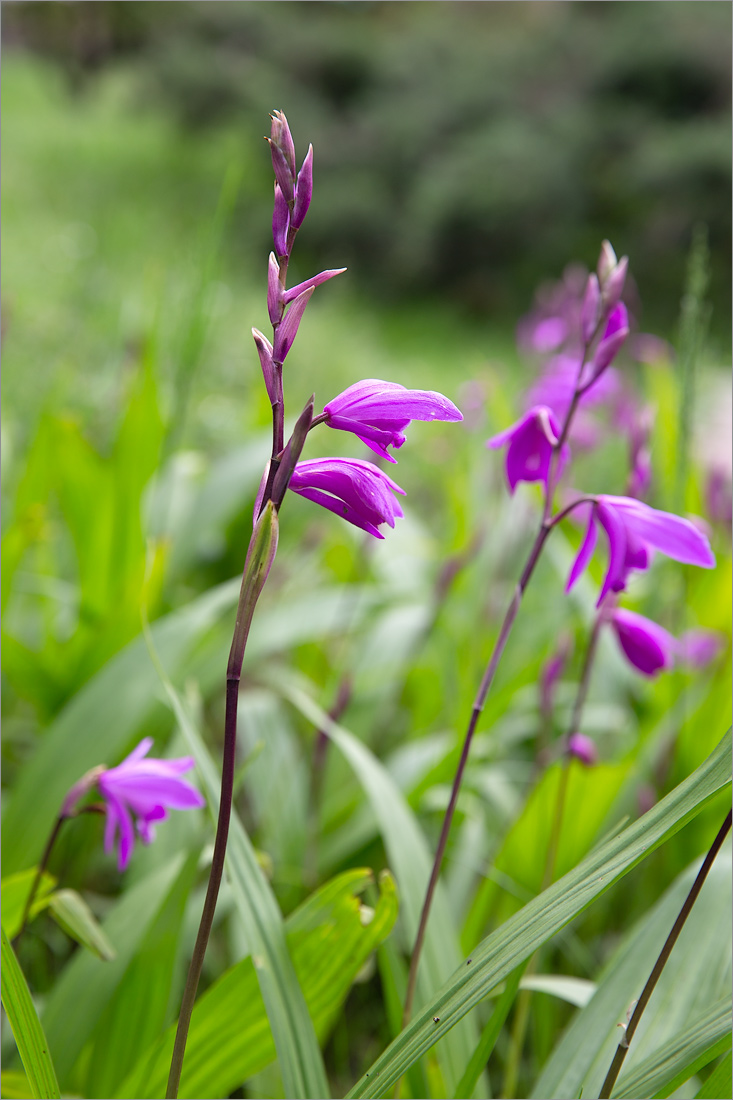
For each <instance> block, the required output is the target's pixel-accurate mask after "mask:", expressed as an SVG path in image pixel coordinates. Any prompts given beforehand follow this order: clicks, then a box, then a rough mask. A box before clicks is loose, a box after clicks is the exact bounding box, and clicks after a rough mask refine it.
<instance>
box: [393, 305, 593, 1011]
mask: <svg viewBox="0 0 733 1100" xmlns="http://www.w3.org/2000/svg"><path fill="white" fill-rule="evenodd" d="M603 323H604V317H601V318H600V319H599V321H598V324H597V325H596V328H595V331H594V332H593V335H592V336H591V338H590V339H589V340H588V341H587V343H585V344H584V346H583V353H582V355H581V358H580V364H579V366H578V374H577V378H576V380H575V389H574V392H573V396H572V399H571V401H570V405H569V407H568V411H567V413H566V414H565V419H564V421H563V425H562V428H561V429H560V435H559V437H558V439H557V442H556V443H555V444H554V447H553V453H552V458H551V460H550V470H549V473H548V478H547V488H546V492H545V502H544V507H543V510H542V522H541V523H540V528H539V531H538V532H537V535H536V537H535V540H534V543H533V545H532V549H531V550H530V552H529V557H528V558H527V562H526V565H525V566H524V570H523V571H522V575H521V577H520V579H519V583H518V584H517V587H516V590H515V592H514V596H513V597H512V601H511V603H510V604H509V607H508V608H507V612H506V615H505V616H504V621H503V623H502V625H501V629H500V631H499V637H498V638H497V640H496V644H495V645H494V649H493V652H492V654H491V657H490V658H489V663H488V665H487V666H486V670H485V672H484V675H483V679H482V680H481V684H480V685H479V689H478V693H477V695H476V701H475V702H474V704H473V710H472V711H471V717H470V719H469V722H468V728H467V729H466V734H465V737H464V741H463V749H462V750H461V756H460V759H459V761H458V767H457V769H456V774H455V777H454V779H453V787H452V788H451V794H450V799H449V802H448V807H447V809H446V811H445V816H444V818H443V825H442V828H441V830H440V837H439V838H438V846H437V848H436V851H435V858H434V860H433V868H432V871H431V873H430V879H429V881H428V887H427V890H426V892H425V900H424V901H423V907H422V912H421V913H420V922H419V924H418V929H417V935H416V937H415V946H414V947H413V949H412V958H411V959H410V970H409V973H408V976H407V989H406V992H405V1007H404V1011H403V1014H402V1026H403V1027H405V1026H406V1025H407V1023H408V1022H409V1019H410V1015H411V1013H412V1003H413V1000H414V998H415V988H416V985H417V971H418V965H419V962H420V955H421V953H422V946H423V941H424V939H425V930H426V928H427V923H428V917H429V915H430V907H431V905H432V901H433V894H434V893H435V887H436V886H437V883H438V878H439V876H440V869H441V866H442V863H443V856H444V854H445V849H446V845H447V843H448V834H449V833H450V828H451V824H452V823H453V815H454V813H455V809H456V803H457V801H458V793H459V791H460V788H461V782H462V780H463V772H464V771H465V768H466V762H467V760H468V754H469V751H470V748H471V742H472V740H473V735H474V733H475V730H476V725H477V723H478V720H479V717H480V714H481V711H482V710H483V707H484V703H485V702H486V697H487V695H488V694H489V689H490V688H491V684H492V682H493V679H494V675H495V674H496V669H497V666H498V664H499V661H500V660H501V656H502V653H503V652H504V647H505V645H506V643H507V639H508V638H509V635H510V633H511V629H512V626H513V625H514V620H515V619H516V617H517V612H518V611H519V607H520V604H521V602H522V596H523V595H524V590H525V588H526V587H527V584H528V583H529V580H530V578H531V576H532V573H533V572H534V569H535V566H536V565H537V561H538V559H539V557H540V554H541V553H542V549H543V547H544V545H545V542H546V540H547V536H548V535H549V534H550V531H551V530H552V528H553V526H554V525H555V521H554V519H553V517H552V508H553V501H554V498H555V489H556V487H557V482H558V480H559V478H558V469H559V463H560V456H561V453H562V449H563V447H564V446H565V443H566V440H567V438H568V435H569V432H570V427H571V424H572V421H573V417H574V416H575V412H576V410H577V407H578V402H579V401H580V397H581V388H580V384H581V378H582V375H583V368H584V367H585V364H586V361H587V359H588V356H589V353H590V350H591V347H592V346H593V344H594V343H595V341H596V338H597V336H598V334H599V332H600V330H601V326H602V324H603ZM578 503H580V501H576V502H574V503H573V505H572V507H575V506H576V504H578ZM569 510H571V509H566V510H565V511H563V513H562V515H563V516H564V515H566V514H567V512H568V511H569ZM558 518H559V517H558Z"/></svg>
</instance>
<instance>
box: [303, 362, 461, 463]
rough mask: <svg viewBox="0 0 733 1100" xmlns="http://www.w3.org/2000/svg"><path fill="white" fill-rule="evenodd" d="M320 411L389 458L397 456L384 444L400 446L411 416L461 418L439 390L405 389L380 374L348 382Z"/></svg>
mask: <svg viewBox="0 0 733 1100" xmlns="http://www.w3.org/2000/svg"><path fill="white" fill-rule="evenodd" d="M323 412H324V414H325V417H326V423H327V424H328V426H329V427H330V428H335V429H337V430H339V431H346V432H353V434H354V435H356V436H358V438H359V439H361V441H362V443H365V444H366V446H367V447H369V448H370V449H371V450H372V451H374V452H375V453H376V454H378V455H381V456H382V458H386V459H387V461H388V462H395V461H396V460H395V458H394V457H393V455H391V454H390V453H389V451H388V450H387V447H390V446H391V447H394V448H395V449H397V448H399V447H401V446H402V444H403V443H404V442H405V435H404V429H405V428H406V427H407V426H408V425H409V423H410V421H411V420H446V421H458V420H463V415H462V413H461V411H460V410H459V409H458V408H457V407H456V406H455V405H454V404H453V402H452V401H450V400H449V399H448V398H447V397H444V396H443V394H442V393H436V392H435V391H434V390H408V389H406V388H405V386H401V385H399V384H398V383H397V382H384V381H382V380H381V379H379V378H365V379H362V381H360V382H356V383H355V384H354V385H353V386H349V387H348V389H346V390H344V391H343V393H340V394H339V395H338V396H337V397H334V398H333V399H332V400H331V401H329V402H328V403H327V404H326V405H324V408H323Z"/></svg>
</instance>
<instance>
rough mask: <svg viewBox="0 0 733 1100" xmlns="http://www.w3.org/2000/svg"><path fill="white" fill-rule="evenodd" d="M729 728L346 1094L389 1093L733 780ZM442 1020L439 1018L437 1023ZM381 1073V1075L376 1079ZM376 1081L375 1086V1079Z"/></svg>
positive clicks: (526, 911)
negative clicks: (700, 759) (707, 754)
mask: <svg viewBox="0 0 733 1100" xmlns="http://www.w3.org/2000/svg"><path fill="white" fill-rule="evenodd" d="M730 772H731V743H730V731H729V732H728V734H727V735H726V736H725V737H724V738H723V740H722V741H721V742H720V744H719V745H718V747H717V749H716V750H715V751H714V752H713V753H712V755H711V756H710V757H709V758H708V759H707V760H706V761H705V763H704V764H702V765H701V766H700V767H699V768H698V769H697V771H695V772H694V773H693V774H692V775H691V776H690V777H689V778H688V779H686V780H685V781H684V782H683V783H681V784H680V785H679V786H678V787H676V788H675V789H674V790H673V791H672V792H671V793H670V794H668V795H667V797H666V798H664V799H662V801H661V802H659V803H658V804H657V805H656V806H654V807H653V808H652V809H651V810H650V811H649V812H648V813H646V814H645V815H644V817H643V818H641V819H640V820H639V821H636V822H634V824H633V825H630V826H629V827H628V828H627V829H624V830H623V832H621V833H620V834H619V835H618V836H616V837H613V838H612V839H611V840H609V841H607V843H605V844H603V845H601V846H600V847H599V848H597V849H595V850H594V851H593V852H591V853H590V854H589V855H588V856H586V858H585V859H584V860H582V861H581V862H580V863H579V864H578V866H577V867H576V868H574V870H572V871H570V872H569V873H568V874H567V875H565V876H564V878H562V879H560V880H559V881H558V882H556V883H555V884H554V885H553V886H551V887H550V888H549V889H548V890H545V891H544V893H542V894H540V895H539V897H536V898H534V899H533V900H532V901H531V902H529V904H528V905H525V906H524V908H523V909H521V910H520V911H519V912H518V913H517V914H515V916H513V917H511V918H510V919H509V920H508V921H506V922H505V923H504V924H503V925H502V926H501V927H500V928H498V929H497V930H496V931H495V932H494V933H492V935H490V936H488V937H487V938H486V939H485V940H483V941H482V943H481V944H480V945H479V946H478V948H477V949H476V950H475V951H474V952H473V954H472V959H471V963H470V965H467V964H466V963H464V964H463V966H461V967H460V968H459V969H458V970H457V971H456V972H455V973H454V974H453V976H452V978H451V979H450V981H448V982H447V983H446V984H445V985H444V986H443V988H442V989H440V990H439V991H438V992H437V994H436V995H435V996H434V998H433V1000H432V1003H431V1004H429V1005H427V1006H426V1007H425V1008H423V1010H422V1012H420V1014H419V1015H418V1016H416V1018H415V1019H414V1020H413V1022H412V1023H411V1024H410V1025H409V1027H407V1028H405V1030H404V1031H403V1032H402V1033H401V1034H400V1035H399V1036H398V1037H397V1038H396V1039H395V1040H394V1042H393V1043H391V1044H390V1046H389V1047H388V1048H387V1050H386V1051H385V1052H384V1053H383V1054H382V1055H381V1057H380V1058H378V1059H377V1061H376V1062H375V1063H374V1064H373V1065H372V1066H371V1067H370V1069H369V1076H366V1075H364V1076H362V1077H361V1078H360V1079H359V1081H358V1082H357V1084H356V1085H355V1086H354V1088H353V1089H352V1090H351V1092H350V1093H349V1094H348V1095H349V1097H350V1098H351V1097H377V1096H384V1095H385V1094H386V1093H387V1091H388V1090H389V1088H390V1087H391V1086H392V1085H393V1084H394V1083H395V1082H396V1081H397V1080H398V1079H399V1078H400V1077H401V1076H402V1074H403V1073H404V1072H405V1070H406V1069H407V1067H408V1066H410V1065H412V1063H413V1062H414V1061H415V1059H416V1058H419V1057H420V1056H421V1055H423V1054H424V1053H425V1052H426V1051H427V1050H429V1049H430V1048H431V1047H432V1046H433V1045H434V1043H435V1042H436V1041H437V1040H438V1039H440V1038H441V1037H442V1036H443V1035H444V1034H446V1033H447V1032H448V1031H450V1029H451V1028H452V1027H454V1026H455V1024H456V1023H457V1022H458V1021H459V1020H461V1019H462V1018H463V1017H464V1016H465V1015H466V1013H467V1012H470V1010H471V1009H472V1008H474V1007H475V1006H476V1005H477V1004H478V1003H479V1002H480V1001H481V1000H483V998H484V997H486V996H487V995H488V994H489V993H490V992H491V991H492V989H493V988H494V987H495V986H496V985H497V984H498V983H499V982H500V981H501V980H502V979H503V978H505V977H506V976H507V975H508V974H509V973H511V971H512V970H513V969H515V967H517V966H518V965H519V964H520V963H521V962H523V961H524V959H526V958H528V957H529V956H530V955H531V954H533V952H534V951H536V950H537V948H538V947H540V945H541V944H543V943H546V942H547V940H549V939H550V938H551V937H552V936H553V935H554V934H555V933H556V932H558V931H559V930H560V929H561V928H562V927H563V926H564V925H565V924H567V923H568V921H570V920H571V919H572V918H573V917H574V916H576V915H577V914H578V913H580V912H582V910H583V909H585V908H586V907H587V906H588V905H590V903H591V902H592V901H593V900H594V899H595V898H597V897H598V896H599V895H600V894H602V893H604V892H605V891H606V890H607V889H608V888H609V887H610V886H611V885H612V884H613V883H614V882H616V881H617V880H618V879H620V878H621V877H622V876H623V875H625V874H627V873H628V871H630V870H631V869H632V867H635V866H636V865H637V864H638V863H640V862H641V861H642V860H643V859H645V858H646V856H647V855H649V853H650V852H652V851H654V849H655V848H658V847H659V845H660V844H662V843H663V842H664V841H665V840H667V839H668V838H669V837H670V836H673V835H674V834H675V833H676V832H677V831H678V830H679V829H681V828H682V826H683V825H684V824H685V823H686V822H687V821H689V820H690V819H691V818H693V817H695V816H696V815H697V814H698V813H699V812H700V810H701V809H702V807H703V806H704V805H705V804H706V803H707V802H708V801H709V800H710V799H711V798H712V797H713V796H714V795H716V794H717V793H718V792H720V791H722V790H723V789H724V788H725V787H726V786H727V785H728V784H729V783H730ZM436 1019H437V1023H436V1022H435V1021H436ZM377 1071H378V1074H379V1075H378V1077H377ZM376 1082H378V1085H377V1084H376Z"/></svg>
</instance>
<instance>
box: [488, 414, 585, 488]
mask: <svg viewBox="0 0 733 1100" xmlns="http://www.w3.org/2000/svg"><path fill="white" fill-rule="evenodd" d="M559 438H560V429H559V427H558V423H557V420H556V419H555V415H554V413H553V411H552V409H550V408H548V407H547V406H546V405H536V406H535V407H534V408H532V409H530V410H529V412H527V413H525V415H524V416H523V417H522V418H521V420H518V421H517V423H516V424H513V425H512V427H511V428H507V429H506V431H503V432H499V434H498V435H495V436H492V438H491V439H489V440H488V441H487V443H486V446H487V447H491V448H492V449H494V450H495V449H497V448H498V447H504V446H505V445H506V447H507V452H506V476H507V481H508V482H509V489H510V491H511V492H512V493H513V492H514V490H515V489H516V487H517V483H518V482H519V481H542V482H544V485H545V489H546V488H547V482H548V479H549V476H550V464H551V461H552V455H553V451H554V449H555V446H556V445H557V443H558V442H559ZM569 457H570V449H569V447H568V446H567V444H563V447H562V450H561V452H560V457H559V460H558V463H557V476H558V477H559V476H560V474H561V473H562V471H563V467H564V466H565V463H566V462H567V460H568V458H569Z"/></svg>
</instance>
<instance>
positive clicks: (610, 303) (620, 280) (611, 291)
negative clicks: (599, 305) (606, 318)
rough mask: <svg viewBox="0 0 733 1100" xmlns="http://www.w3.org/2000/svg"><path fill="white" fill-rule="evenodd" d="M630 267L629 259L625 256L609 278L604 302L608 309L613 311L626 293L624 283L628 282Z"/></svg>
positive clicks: (605, 287) (604, 293)
mask: <svg viewBox="0 0 733 1100" xmlns="http://www.w3.org/2000/svg"><path fill="white" fill-rule="evenodd" d="M628 267H629V257H628V256H623V257H622V258H621V259H620V260H619V262H618V263H617V264H616V266H615V267H614V269H613V271H612V272H611V274H610V275H609V276H608V279H607V280H606V284H605V286H604V288H603V301H604V303H605V306H606V309H613V307H614V306H615V305H616V303H617V302H618V301H620V299H621V295H622V294H623V292H624V283H625V282H626V272H627V270H628Z"/></svg>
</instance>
